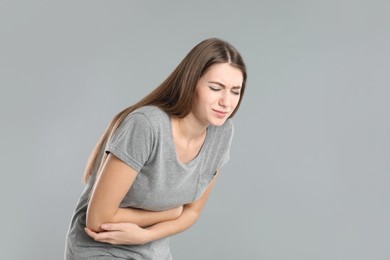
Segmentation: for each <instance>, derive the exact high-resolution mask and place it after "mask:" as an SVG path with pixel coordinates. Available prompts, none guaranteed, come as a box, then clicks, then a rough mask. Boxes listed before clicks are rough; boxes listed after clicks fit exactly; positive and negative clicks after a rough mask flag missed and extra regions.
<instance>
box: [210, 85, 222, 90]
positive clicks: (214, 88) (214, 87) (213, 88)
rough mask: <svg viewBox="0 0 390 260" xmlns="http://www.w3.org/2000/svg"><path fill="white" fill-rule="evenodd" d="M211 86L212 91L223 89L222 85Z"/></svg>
mask: <svg viewBox="0 0 390 260" xmlns="http://www.w3.org/2000/svg"><path fill="white" fill-rule="evenodd" d="M209 88H210V89H211V90H212V91H220V90H221V87H216V86H209Z"/></svg>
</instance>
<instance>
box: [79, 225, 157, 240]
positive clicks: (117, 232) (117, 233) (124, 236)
mask: <svg viewBox="0 0 390 260" xmlns="http://www.w3.org/2000/svg"><path fill="white" fill-rule="evenodd" d="M101 228H102V229H103V230H104V231H102V232H99V233H97V232H94V231H92V230H90V229H88V228H85V232H86V233H87V234H88V235H89V236H90V237H92V238H93V239H94V240H95V241H98V242H104V243H109V244H113V245H141V244H145V243H147V242H150V241H149V240H148V238H149V233H150V232H151V231H150V230H147V229H143V228H140V227H139V226H137V225H136V224H133V223H107V224H103V225H102V226H101Z"/></svg>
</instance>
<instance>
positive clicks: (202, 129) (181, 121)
mask: <svg viewBox="0 0 390 260" xmlns="http://www.w3.org/2000/svg"><path fill="white" fill-rule="evenodd" d="M173 122H174V125H175V129H176V131H177V133H178V134H179V135H180V136H182V137H183V138H185V139H187V140H188V141H191V140H196V139H198V138H199V137H202V136H204V135H205V134H206V130H207V125H204V124H201V122H199V121H198V120H196V118H195V117H194V116H193V115H192V114H191V113H190V114H188V115H187V116H185V117H183V118H173Z"/></svg>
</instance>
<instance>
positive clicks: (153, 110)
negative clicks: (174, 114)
mask: <svg viewBox="0 0 390 260" xmlns="http://www.w3.org/2000/svg"><path fill="white" fill-rule="evenodd" d="M132 115H142V116H144V117H145V118H146V119H148V120H149V121H150V122H151V123H154V122H160V121H162V120H164V119H165V120H166V119H169V116H168V114H167V113H166V112H165V111H163V110H162V109H161V108H159V107H157V106H151V105H150V106H143V107H140V108H137V109H136V110H134V111H133V112H131V114H130V116H132Z"/></svg>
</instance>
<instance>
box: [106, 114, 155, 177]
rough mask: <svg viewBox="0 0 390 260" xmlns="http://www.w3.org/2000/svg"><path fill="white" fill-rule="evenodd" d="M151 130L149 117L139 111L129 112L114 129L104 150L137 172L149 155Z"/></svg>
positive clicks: (151, 142)
mask: <svg viewBox="0 0 390 260" xmlns="http://www.w3.org/2000/svg"><path fill="white" fill-rule="evenodd" d="M152 144H153V131H152V126H151V123H150V121H149V119H148V118H147V117H146V116H145V115H143V114H140V113H134V114H130V115H129V116H127V117H126V118H125V120H124V121H123V122H122V123H121V124H120V126H119V127H118V128H117V130H116V131H115V133H114V135H113V137H112V139H111V141H110V142H109V144H108V145H107V146H106V149H105V152H106V153H112V154H114V155H115V156H116V157H118V158H119V159H120V160H122V161H123V162H125V163H126V164H127V165H129V166H130V167H132V168H133V169H134V170H136V171H137V172H139V171H140V170H141V168H142V167H143V166H144V165H145V163H146V162H147V161H148V159H149V157H150V153H151V151H152Z"/></svg>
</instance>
